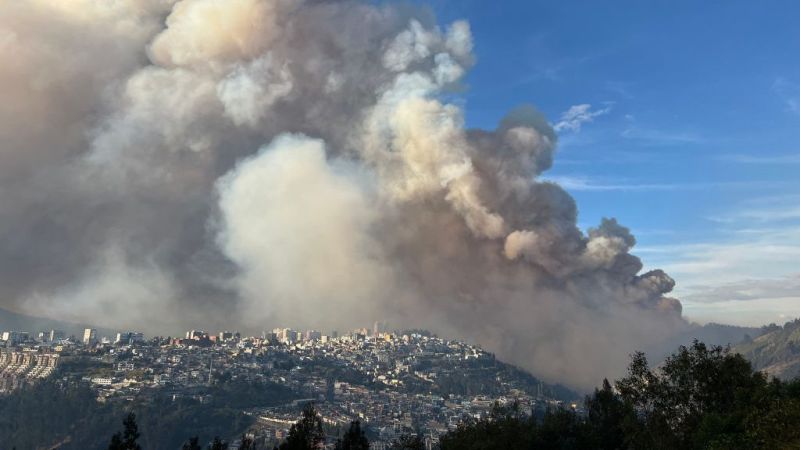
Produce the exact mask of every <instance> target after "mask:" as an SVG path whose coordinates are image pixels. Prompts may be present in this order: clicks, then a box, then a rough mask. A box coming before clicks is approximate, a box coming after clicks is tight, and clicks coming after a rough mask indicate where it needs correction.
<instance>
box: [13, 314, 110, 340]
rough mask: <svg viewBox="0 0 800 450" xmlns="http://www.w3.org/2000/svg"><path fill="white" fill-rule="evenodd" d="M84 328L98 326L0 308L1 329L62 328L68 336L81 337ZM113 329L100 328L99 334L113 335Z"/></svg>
mask: <svg viewBox="0 0 800 450" xmlns="http://www.w3.org/2000/svg"><path fill="white" fill-rule="evenodd" d="M84 328H98V327H97V326H95V325H91V324H85V323H75V322H66V321H63V320H54V319H47V318H44V317H36V316H30V315H27V314H21V313H18V312H14V311H9V310H7V309H3V308H0V331H27V332H29V333H31V335H32V336H33V335H35V334H36V333H38V332H39V331H48V330H52V329H55V330H62V331H64V332H65V333H66V334H67V336H70V335H74V336H77V337H80V336H81V335H82V334H83V329H84ZM111 333H112V330H109V329H104V328H98V334H99V335H101V336H102V335H106V336H111Z"/></svg>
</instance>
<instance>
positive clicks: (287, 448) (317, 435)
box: [278, 403, 325, 450]
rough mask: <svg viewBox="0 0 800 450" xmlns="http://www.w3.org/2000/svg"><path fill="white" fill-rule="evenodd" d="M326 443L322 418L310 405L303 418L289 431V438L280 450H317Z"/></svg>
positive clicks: (307, 406) (305, 409)
mask: <svg viewBox="0 0 800 450" xmlns="http://www.w3.org/2000/svg"><path fill="white" fill-rule="evenodd" d="M324 443H325V432H324V431H323V429H322V418H321V417H320V416H319V414H318V413H317V410H316V409H314V405H313V404H312V403H309V404H307V405H306V406H305V408H303V417H302V418H301V419H300V420H299V421H298V422H297V423H295V424H294V425H292V427H291V428H290V429H289V436H287V437H286V441H285V442H283V443H282V444H281V445H280V447H278V448H279V450H316V449H318V448H320V446H321V445H323V444H324Z"/></svg>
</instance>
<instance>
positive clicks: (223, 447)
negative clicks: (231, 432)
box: [208, 436, 228, 450]
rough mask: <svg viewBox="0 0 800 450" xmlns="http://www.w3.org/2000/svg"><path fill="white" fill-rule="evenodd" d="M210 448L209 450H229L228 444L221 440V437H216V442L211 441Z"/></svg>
mask: <svg viewBox="0 0 800 450" xmlns="http://www.w3.org/2000/svg"><path fill="white" fill-rule="evenodd" d="M208 448H209V450H228V443H227V442H225V441H223V440H221V439H220V438H219V436H214V440H213V441H211V445H210V446H209V447H208Z"/></svg>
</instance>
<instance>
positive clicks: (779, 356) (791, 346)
mask: <svg viewBox="0 0 800 450" xmlns="http://www.w3.org/2000/svg"><path fill="white" fill-rule="evenodd" d="M734 351H736V352H739V353H741V354H742V355H743V356H744V357H746V358H747V359H749V360H750V361H751V362H752V363H753V366H754V367H755V368H756V369H758V370H763V371H765V372H767V373H768V374H770V375H773V376H776V377H778V378H783V379H792V378H795V377H797V376H800V319H796V320H794V321H791V322H787V323H786V324H785V325H784V326H783V327H780V326H775V325H773V326H770V327H768V328H767V332H766V333H764V334H762V335H761V336H759V337H757V338H755V339H748V340H746V341H745V342H742V343H740V344H738V345H736V346H735V347H734Z"/></svg>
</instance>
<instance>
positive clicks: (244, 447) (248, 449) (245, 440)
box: [239, 434, 256, 450]
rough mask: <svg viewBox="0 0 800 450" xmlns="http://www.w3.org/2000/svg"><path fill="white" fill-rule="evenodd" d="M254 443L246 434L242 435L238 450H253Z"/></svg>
mask: <svg viewBox="0 0 800 450" xmlns="http://www.w3.org/2000/svg"><path fill="white" fill-rule="evenodd" d="M255 448H256V444H255V442H253V440H252V439H251V438H249V437H247V435H246V434H244V435H242V443H241V444H239V450H255Z"/></svg>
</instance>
